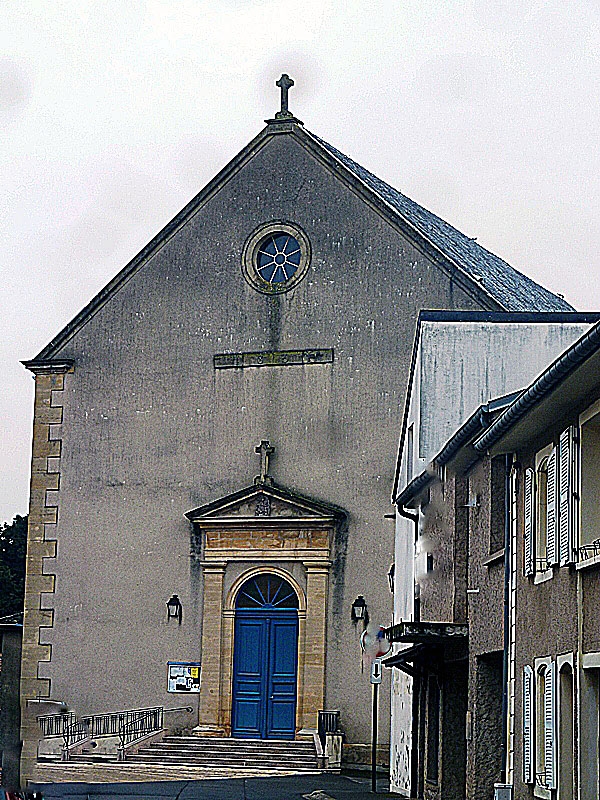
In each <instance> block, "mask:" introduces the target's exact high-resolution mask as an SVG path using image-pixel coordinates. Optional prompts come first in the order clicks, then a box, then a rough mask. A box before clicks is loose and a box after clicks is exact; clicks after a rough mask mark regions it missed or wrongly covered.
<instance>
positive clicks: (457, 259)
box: [24, 119, 573, 368]
mask: <svg viewBox="0 0 600 800" xmlns="http://www.w3.org/2000/svg"><path fill="white" fill-rule="evenodd" d="M281 134H287V135H292V136H293V137H294V138H296V139H297V140H298V141H299V142H300V144H301V145H303V146H305V147H306V148H307V149H309V150H310V151H312V152H313V154H315V155H316V156H317V157H320V158H321V159H322V160H323V161H324V162H325V163H326V164H328V165H329V166H330V167H331V168H333V169H334V170H335V172H336V174H337V176H338V177H339V178H340V179H342V180H343V181H344V182H345V183H346V184H349V185H352V186H356V184H358V185H359V187H360V189H361V190H363V191H366V192H367V193H368V194H369V195H370V196H371V197H372V198H373V199H374V200H375V201H376V202H377V204H378V206H379V207H380V208H382V210H383V211H384V212H385V213H386V215H387V217H388V219H390V220H391V221H393V222H396V223H398V224H399V225H400V227H401V228H402V230H403V231H404V232H406V233H407V235H409V236H410V237H411V238H412V239H413V240H416V241H418V242H419V243H422V244H424V245H425V246H426V248H427V249H428V250H429V252H432V253H434V254H435V256H437V259H436V260H437V261H439V262H440V264H441V265H442V266H446V267H449V268H451V269H454V270H455V271H456V272H457V274H458V276H460V277H463V278H464V279H465V280H463V281H462V283H463V286H464V285H465V284H466V288H467V291H468V290H469V289H470V291H471V292H473V293H474V294H475V296H476V297H479V298H480V302H481V303H482V304H483V305H485V304H486V303H487V304H488V305H489V308H490V310H498V311H502V310H505V311H572V310H573V308H572V306H570V305H569V303H567V302H566V301H565V300H563V299H562V298H560V297H558V296H557V295H555V294H553V293H552V292H550V291H548V290H547V289H545V288H544V287H542V286H540V285H539V284H537V283H535V281H532V280H531V279H530V278H528V277H526V276H525V275H523V274H522V273H520V272H518V271H517V270H515V269H514V268H513V267H511V266H510V265H509V264H507V263H506V261H503V260H502V259H501V258H498V256H495V255H494V254H493V253H490V252H489V251H488V250H486V249H485V248H483V247H481V245H478V244H477V242H475V241H474V240H473V239H469V238H468V237H467V236H465V235H464V234H462V233H460V231H458V230H456V228H453V227H452V226H451V225H449V224H448V223H447V222H444V220H442V219H441V218H440V217H437V216H436V215H435V214H432V213H431V212H430V211H427V209H425V208H423V207H422V206H420V205H418V203H415V202H414V201H413V200H410V199H409V198H408V197H406V196H405V195H403V194H401V193H400V192H399V191H397V190H396V189H394V188H393V187H392V186H390V185H389V184H387V183H385V182H384V181H382V180H380V179H379V178H377V177H376V176H375V175H373V174H372V173H371V172H369V171H368V170H367V169H365V168H364V167H361V166H360V164H357V163H356V162H355V161H353V160H352V159H351V158H349V157H348V156H346V155H344V154H343V153H341V152H340V151H339V150H337V149H336V148H335V147H333V146H332V145H330V144H328V143H327V142H325V141H324V140H323V139H320V138H319V137H318V136H316V135H315V134H313V133H310V132H309V131H307V130H306V129H305V128H304V126H303V125H302V124H301V123H300V122H299V121H298V120H295V119H294V120H291V121H290V120H287V121H280V120H268V124H267V127H266V128H264V129H263V130H262V131H261V132H260V133H259V134H258V135H257V136H256V137H255V138H254V139H253V140H252V141H251V142H249V143H248V144H247V145H246V147H244V148H243V149H242V150H241V151H240V152H239V153H238V154H237V155H236V156H235V157H234V158H233V159H232V160H231V161H230V162H229V163H228V164H227V165H226V166H225V167H224V168H223V169H222V170H221V171H220V172H219V173H218V174H217V175H216V176H215V177H214V178H213V179H212V180H211V181H209V183H208V184H207V185H206V186H205V187H204V188H203V189H202V190H201V191H200V192H199V193H198V194H197V195H196V196H195V197H194V198H193V199H192V200H191V201H190V202H189V203H188V204H187V205H186V206H184V208H183V209H182V210H181V211H180V212H179V213H178V214H177V215H176V216H175V217H174V218H173V219H172V220H171V221H170V222H169V223H168V224H167V225H166V226H165V227H164V228H163V229H162V230H161V231H160V232H159V233H158V234H157V235H156V236H155V237H154V238H153V239H152V240H151V241H150V242H149V243H148V244H147V245H146V246H145V247H144V248H143V249H142V250H141V251H140V252H139V253H138V254H137V255H136V256H135V257H134V258H133V259H132V260H131V261H130V262H129V263H128V264H127V265H126V266H125V267H124V268H123V269H122V270H121V271H120V272H119V273H118V274H117V275H116V276H115V277H114V278H113V279H112V280H111V281H110V282H109V283H108V284H107V285H106V286H105V287H104V288H103V289H102V290H101V291H100V292H99V293H98V294H97V295H96V296H95V297H94V298H93V299H92V300H91V301H90V302H89V303H88V304H87V305H86V306H85V307H84V308H83V309H82V310H81V311H80V312H79V313H78V314H77V315H76V316H75V317H74V318H73V319H72V320H71V322H69V323H68V324H67V325H66V326H65V327H64V328H63V329H62V330H61V331H60V332H59V333H58V334H57V335H56V336H55V337H54V338H53V339H52V341H50V342H49V343H48V344H47V345H46V346H45V347H44V348H43V349H42V350H41V351H40V352H39V353H38V355H37V356H36V357H35V358H34V359H32V360H31V361H28V362H24V363H25V365H26V366H27V367H28V368H30V365H36V364H39V363H40V362H45V361H48V360H50V359H52V358H54V357H55V356H56V355H57V354H58V353H60V350H61V348H62V347H63V345H64V344H66V342H68V341H69V339H71V338H72V336H73V335H75V334H76V333H77V331H78V330H80V328H82V327H83V326H84V325H85V324H86V323H87V322H88V321H89V320H90V319H91V318H92V317H93V316H94V314H95V313H96V312H97V311H98V310H99V309H100V308H101V307H102V306H103V305H104V304H105V303H106V302H108V300H110V298H111V297H112V296H113V295H114V294H116V292H117V291H119V289H120V288H121V287H122V286H123V285H124V284H125V283H127V281H128V280H129V279H130V278H131V277H133V275H135V273H136V272H137V271H138V269H140V268H141V267H142V266H143V265H144V264H145V263H146V261H147V260H148V259H149V258H150V257H151V256H152V255H154V253H155V252H156V251H157V250H159V249H160V248H161V247H162V246H163V245H164V244H166V242H167V241H168V240H169V239H170V238H171V237H172V236H174V235H175V234H176V233H177V231H178V230H179V229H180V228H181V227H182V226H183V225H184V224H185V223H186V222H187V221H188V220H189V219H191V217H193V215H194V214H195V213H196V212H197V211H198V210H199V209H200V208H201V207H202V206H203V205H204V204H205V203H206V202H207V201H208V200H209V199H210V198H211V197H213V196H214V195H215V193H216V192H217V191H219V189H221V187H222V186H223V185H224V184H225V183H226V182H227V181H228V180H229V179H230V178H231V177H232V176H233V175H235V174H237V172H238V171H239V170H240V169H242V168H243V166H244V165H245V164H246V163H247V162H248V161H250V160H251V159H252V158H253V157H254V156H255V155H256V154H257V153H258V152H259V150H261V149H262V147H264V145H265V144H267V142H268V141H269V140H271V139H272V137H273V136H276V135H281Z"/></svg>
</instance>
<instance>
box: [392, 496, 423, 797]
mask: <svg viewBox="0 0 600 800" xmlns="http://www.w3.org/2000/svg"><path fill="white" fill-rule="evenodd" d="M396 508H397V509H398V513H399V514H400V516H401V517H404V518H405V519H409V520H411V521H412V522H413V523H414V525H415V542H416V541H417V539H418V538H419V515H418V514H411V512H410V511H406V509H404V508H402V506H396ZM413 593H414V586H413ZM413 603H414V599H413ZM413 616H415V617H416V616H419V617H420V609H419V613H418V615H417V614H413ZM417 621H418V620H416V619H415V622H417ZM414 666H415V672H414V675H413V693H412V709H411V715H412V735H411V743H410V744H411V747H410V796H411V797H417V792H418V783H419V699H420V696H421V666H420V664H419V663H418V659H415V661H414Z"/></svg>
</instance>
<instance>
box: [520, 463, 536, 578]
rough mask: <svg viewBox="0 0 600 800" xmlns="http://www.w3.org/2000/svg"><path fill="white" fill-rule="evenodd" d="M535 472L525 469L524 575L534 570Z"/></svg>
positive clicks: (531, 573)
mask: <svg viewBox="0 0 600 800" xmlns="http://www.w3.org/2000/svg"><path fill="white" fill-rule="evenodd" d="M534 486H535V473H534V471H533V470H532V469H526V470H525V525H524V532H523V571H524V573H525V575H533V574H534V572H535V561H534V557H535V556H534V546H533V508H534V505H533V503H534V500H533V494H534Z"/></svg>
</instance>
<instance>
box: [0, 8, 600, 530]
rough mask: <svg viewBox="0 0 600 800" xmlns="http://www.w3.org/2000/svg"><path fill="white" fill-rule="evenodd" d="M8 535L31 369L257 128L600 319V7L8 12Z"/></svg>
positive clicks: (1, 37) (4, 424)
mask: <svg viewBox="0 0 600 800" xmlns="http://www.w3.org/2000/svg"><path fill="white" fill-rule="evenodd" d="M0 11H1V15H2V25H1V30H0V43H1V47H0V130H1V132H2V146H1V147H0V163H1V169H0V181H1V182H2V187H1V191H0V206H1V208H2V215H1V219H2V236H1V238H0V249H1V258H0V269H1V270H2V295H1V297H2V301H1V302H2V307H1V316H0V319H1V321H2V336H1V337H0V370H1V373H2V374H1V386H2V392H1V396H0V426H1V436H2V441H1V445H2V458H1V462H0V463H1V467H0V468H1V470H2V474H1V475H0V522H2V521H3V520H9V519H12V517H13V515H14V514H15V513H20V514H23V513H25V512H26V510H27V497H28V480H29V448H30V438H31V421H32V402H33V380H32V378H31V377H30V374H29V373H28V372H26V370H25V369H24V368H23V367H22V366H21V364H20V363H19V361H20V359H26V358H31V357H33V356H34V355H35V354H36V353H37V352H38V351H39V350H40V349H41V348H42V347H43V346H44V345H45V344H46V343H47V342H48V341H49V340H50V339H51V338H52V337H53V336H54V335H55V334H56V333H57V332H58V331H59V330H60V329H61V328H62V327H63V326H64V325H65V324H66V323H67V322H68V321H69V320H70V319H71V318H72V317H73V316H74V315H75V313H77V311H79V310H80V309H81V307H82V306H84V305H85V304H86V303H87V302H88V301H89V300H90V299H91V297H92V296H93V295H94V294H95V293H96V292H98V291H99V290H100V289H101V288H102V287H103V286H104V285H105V284H106V283H107V282H108V280H109V279H110V278H112V277H113V275H114V274H115V273H116V272H118V271H119V270H120V269H121V267H122V266H123V265H124V264H125V263H126V262H127V261H129V260H130V259H131V258H132V257H133V256H134V255H135V254H136V253H137V252H138V250H140V249H141V248H142V247H143V246H144V245H145V244H146V243H147V241H148V240H149V239H150V238H151V237H152V236H153V235H154V234H155V233H157V232H158V230H160V229H161V228H162V227H163V226H164V225H165V224H166V223H167V222H168V221H169V220H170V219H171V218H172V217H173V216H174V215H175V214H176V213H177V212H178V211H179V210H180V208H181V207H182V206H183V205H184V204H185V203H186V202H187V201H188V200H189V199H190V198H191V197H192V196H193V195H195V194H196V193H197V192H198V191H199V190H200V189H201V188H202V186H203V185H204V184H205V183H206V182H207V181H208V180H209V179H210V178H211V177H212V176H213V175H214V174H215V173H216V172H218V171H219V170H220V169H221V168H222V167H223V166H224V165H225V164H226V163H227V162H228V161H229V160H230V159H231V158H232V157H233V156H234V155H235V154H236V153H237V152H238V151H239V150H240V149H241V148H242V147H243V146H244V145H245V144H246V143H247V142H248V141H249V140H250V139H251V138H252V137H253V136H255V135H256V134H257V133H258V131H259V130H260V129H261V128H262V127H263V120H264V119H265V118H266V117H270V116H272V115H273V113H274V112H275V111H276V110H277V108H278V103H279V92H278V90H277V89H276V87H275V86H274V81H275V80H276V79H277V78H278V77H279V75H280V74H281V73H282V72H288V73H289V74H290V75H291V76H292V78H293V79H294V80H295V82H296V85H295V86H294V87H293V89H292V90H291V91H290V108H291V110H292V111H293V112H294V113H295V114H296V115H297V116H298V117H300V119H302V120H303V121H304V122H305V124H306V127H307V128H308V129H309V130H312V131H314V132H315V133H317V134H319V135H320V136H322V137H323V138H325V139H326V140H327V141H329V142H331V143H332V144H334V145H335V146H336V147H338V148H339V149H340V150H342V151H343V152H345V153H347V154H348V155H350V156H352V157H353V158H354V159H355V160H357V161H359V162H360V163H361V164H363V165H364V166H366V167H367V168H369V169H370V170H372V171H373V172H375V173H376V174H377V175H379V176H380V177H382V178H384V179H385V180H387V181H388V182H389V183H391V184H392V185H394V186H396V187H397V188H398V189H400V190H401V191H403V192H404V193H405V194H408V195H409V196H410V197H412V198H413V199H414V200H416V201H418V202H419V203H421V204H422V205H424V206H426V207H427V208H429V209H430V210H432V211H434V212H436V213H438V214H439V215H441V216H442V217H444V218H445V219H446V220H448V221H449V222H451V223H452V224H453V225H455V226H456V227H458V228H459V229H460V230H462V231H463V232H464V233H466V234H468V235H469V236H476V237H477V239H478V241H479V242H480V243H481V244H483V245H484V246H486V247H488V248H489V249H491V250H493V251H494V252H495V253H497V254H498V255H500V256H502V257H503V258H505V259H506V260H507V261H509V262H510V263H511V264H512V265H513V266H515V267H517V268H518V269H520V270H522V271H523V272H525V273H527V274H528V275H530V276H531V277H532V278H534V279H535V280H537V281H538V282H540V283H542V284H544V285H545V286H547V287H548V288H549V289H551V290H552V291H554V292H560V293H563V294H564V295H565V297H566V298H567V300H569V301H570V302H571V303H572V304H573V305H575V306H576V307H577V308H578V309H580V310H596V309H600V283H599V281H598V263H599V257H598V255H597V251H598V243H599V242H600V197H599V190H600V178H599V175H600V154H599V149H598V131H599V130H600V124H599V123H600V112H599V106H598V89H599V79H600V64H599V56H598V54H599V52H600V24H599V23H600V5H599V4H598V2H597V0H595V2H581V1H580V0H569V2H565V0H539V1H538V2H529V1H528V0H522V2H519V1H518V0H505V2H500V1H499V0H480V2H475V1H472V2H468V1H467V0H462V1H461V2H459V1H458V0H390V2H387V0H382V1H381V2H375V1H374V0H373V2H368V0H329V2H328V0H294V2H292V1H291V0H208V1H207V2H202V1H201V0H179V1H177V0H164V1H163V0H146V2H142V0H99V1H98V2H91V1H89V0H37V2H36V1H35V0H0Z"/></svg>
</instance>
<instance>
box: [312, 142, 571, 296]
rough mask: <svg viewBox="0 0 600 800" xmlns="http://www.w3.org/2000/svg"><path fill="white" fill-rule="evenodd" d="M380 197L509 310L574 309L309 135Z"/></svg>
mask: <svg viewBox="0 0 600 800" xmlns="http://www.w3.org/2000/svg"><path fill="white" fill-rule="evenodd" d="M310 136H312V137H313V138H314V139H315V140H316V141H318V142H319V143H320V144H321V145H322V146H323V147H324V148H325V149H326V150H327V151H328V152H330V153H331V154H332V155H333V156H335V158H337V159H338V160H339V161H340V162H341V163H342V164H343V165H344V166H345V167H346V168H347V169H349V170H350V172H352V173H353V174H354V175H356V176H357V177H358V178H359V179H360V180H361V181H362V182H363V183H364V184H365V185H366V186H368V187H369V189H371V191H373V192H374V193H375V194H376V195H377V196H378V197H380V198H381V199H382V200H383V201H384V202H385V203H387V204H388V205H389V206H391V208H392V209H393V210H394V211H395V212H396V213H397V214H399V215H400V216H401V217H402V219H403V220H405V221H406V222H408V223H409V224H410V225H411V226H412V227H414V229H415V230H416V231H417V232H418V233H420V234H421V236H423V237H424V238H425V239H427V240H428V241H429V242H430V243H431V244H433V245H434V246H435V247H437V248H439V250H440V252H441V253H442V254H443V255H445V256H446V257H447V258H448V259H450V260H451V261H452V262H453V263H455V264H456V265H457V266H458V267H459V268H461V269H462V270H464V271H465V272H466V273H467V274H468V276H469V277H470V278H471V279H473V280H475V281H477V282H478V283H480V284H481V286H482V287H483V288H484V289H485V290H486V291H487V292H489V294H490V295H492V297H494V298H495V299H496V300H498V301H499V302H500V303H501V305H502V306H504V308H505V309H506V310H507V311H574V310H575V309H574V308H573V306H571V305H570V304H569V303H567V301H566V300H564V299H563V298H561V297H559V296H558V295H556V294H553V292H550V291H549V290H548V289H545V288H544V287H543V286H540V285H539V284H538V283H536V282H535V281H533V280H531V278H528V277H527V275H523V273H522V272H519V271H518V270H516V269H514V267H511V266H510V264H508V263H507V262H506V261H504V260H503V259H502V258H499V257H498V256H496V255H494V253H491V252H490V251H489V250H486V249H485V247H482V246H481V245H480V244H477V242H476V241H475V239H471V238H469V237H468V236H465V234H464V233H461V232H460V231H459V230H457V229H456V228H453V227H452V225H449V224H448V223H447V222H445V221H444V220H443V219H441V217H438V216H436V215H435V214H432V213H431V211H428V210H427V209H426V208H423V206H420V205H419V204H418V203H415V201H414V200H411V199H410V198H409V197H407V196H406V195H404V194H402V193H401V192H399V191H398V190H397V189H394V187H393V186H390V185H389V184H388V183H386V182H385V181H382V180H381V179H380V178H378V177H377V176H376V175H373V173H372V172H369V170H367V169H365V168H364V167H361V165H360V164H357V163H356V161H353V160H352V159H351V158H349V157H348V156H346V155H344V154H343V153H341V152H340V151H339V150H337V149H336V148H335V147H333V146H332V145H330V144H328V143H327V142H325V141H323V139H320V138H319V137H318V136H315V135H314V134H310Z"/></svg>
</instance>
